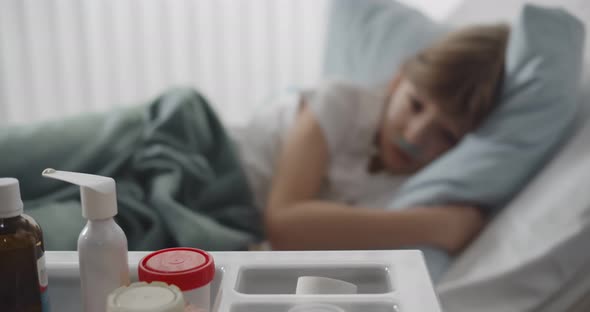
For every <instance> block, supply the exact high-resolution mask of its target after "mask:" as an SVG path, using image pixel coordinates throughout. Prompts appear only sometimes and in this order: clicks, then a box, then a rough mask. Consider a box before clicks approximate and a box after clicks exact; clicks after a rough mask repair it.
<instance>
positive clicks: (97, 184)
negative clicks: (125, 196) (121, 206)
mask: <svg viewBox="0 0 590 312" xmlns="http://www.w3.org/2000/svg"><path fill="white" fill-rule="evenodd" d="M43 176H44V177H46V178H51V179H56V180H61V181H65V182H69V183H72V184H76V185H79V186H80V197H81V200H82V216H83V217H84V219H88V220H102V219H107V218H112V217H114V216H116V215H117V190H116V187H115V186H116V185H115V180H113V178H109V177H103V176H98V175H93V174H86V173H78V172H69V171H59V170H55V169H51V168H48V169H45V170H43Z"/></svg>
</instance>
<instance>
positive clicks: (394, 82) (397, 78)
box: [388, 72, 403, 94]
mask: <svg viewBox="0 0 590 312" xmlns="http://www.w3.org/2000/svg"><path fill="white" fill-rule="evenodd" d="M402 79H403V75H402V73H401V72H398V73H396V74H395V76H394V77H393V79H392V80H391V82H390V83H389V87H388V91H389V94H392V93H394V92H395V90H397V88H398V87H399V84H400V83H401V82H402Z"/></svg>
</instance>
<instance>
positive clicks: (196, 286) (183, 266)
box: [137, 247, 215, 311]
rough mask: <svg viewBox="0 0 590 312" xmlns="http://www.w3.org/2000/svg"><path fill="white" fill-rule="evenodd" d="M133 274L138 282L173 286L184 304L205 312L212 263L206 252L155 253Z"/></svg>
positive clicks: (170, 250)
mask: <svg viewBox="0 0 590 312" xmlns="http://www.w3.org/2000/svg"><path fill="white" fill-rule="evenodd" d="M137 270H138V276H139V280H140V281H142V282H148V283H149V282H154V281H160V282H165V283H168V284H172V285H176V286H177V287H178V288H180V290H182V293H183V295H184V299H185V301H186V302H187V304H190V305H192V306H194V307H195V308H197V309H199V310H204V311H209V308H210V296H211V282H212V281H213V278H214V277H215V263H214V261H213V257H212V256H211V255H210V254H209V253H207V252H206V251H204V250H201V249H197V248H188V247H180V248H168V249H162V250H158V251H155V252H153V253H150V254H149V255H147V256H145V257H144V258H143V259H141V261H140V262H139V265H138V268H137Z"/></svg>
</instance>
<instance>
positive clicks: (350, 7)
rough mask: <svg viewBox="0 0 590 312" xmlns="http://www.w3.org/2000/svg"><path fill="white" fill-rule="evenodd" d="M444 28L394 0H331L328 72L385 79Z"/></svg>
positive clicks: (364, 81)
mask: <svg viewBox="0 0 590 312" xmlns="http://www.w3.org/2000/svg"><path fill="white" fill-rule="evenodd" d="M445 30H446V27H444V26H441V25H438V24H437V23H435V22H434V21H432V20H431V19H429V18H428V17H426V16H425V15H423V14H422V13H420V12H418V11H417V10H415V9H412V8H409V7H407V6H405V5H403V4H400V3H398V2H395V1H392V0H362V1H359V0H335V1H332V6H331V8H330V15H329V21H328V29H327V35H326V48H325V53H324V68H323V74H324V76H325V77H328V78H330V77H334V78H345V79H346V80H349V81H351V82H356V83H358V84H360V85H364V86H373V85H381V84H384V83H386V82H388V81H389V80H391V79H392V78H393V77H392V73H394V72H395V71H396V69H397V68H398V67H399V65H400V64H401V62H403V61H404V60H405V59H406V58H408V57H409V56H411V55H413V54H414V53H416V52H418V51H419V50H421V49H422V48H424V47H426V46H427V45H428V44H429V43H431V42H432V40H433V39H435V38H437V37H439V36H440V34H441V33H442V32H444V31H445Z"/></svg>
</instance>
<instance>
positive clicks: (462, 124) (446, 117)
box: [0, 25, 508, 253]
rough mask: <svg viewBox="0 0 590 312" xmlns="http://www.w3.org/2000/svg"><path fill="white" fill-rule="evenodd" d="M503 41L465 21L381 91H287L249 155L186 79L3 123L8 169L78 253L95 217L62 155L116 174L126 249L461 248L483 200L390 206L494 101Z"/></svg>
mask: <svg viewBox="0 0 590 312" xmlns="http://www.w3.org/2000/svg"><path fill="white" fill-rule="evenodd" d="M507 37H508V28H507V27H506V26H501V25H500V26H485V27H484V26H481V27H471V28H466V29H463V30H460V31H457V32H454V33H452V34H450V35H448V36H447V37H446V38H443V39H442V40H441V41H439V42H438V43H435V44H434V45H432V46H431V47H430V48H428V49H426V50H424V51H422V52H421V53H418V54H417V55H415V56H413V57H411V58H410V59H408V60H407V62H405V63H404V64H403V66H401V68H400V70H399V74H397V75H396V77H395V79H392V81H391V83H390V84H389V86H387V87H386V88H384V89H379V88H377V89H365V88H361V87H359V86H356V85H352V84H349V83H344V82H328V83H325V84H322V85H321V86H319V87H318V88H316V89H314V90H311V91H305V92H301V93H297V94H292V95H290V96H286V97H284V98H282V99H281V100H280V101H281V103H277V105H273V106H272V107H269V110H268V111H266V112H264V113H262V114H260V115H258V116H257V117H255V118H254V119H253V120H252V122H251V123H250V124H248V125H247V126H246V127H243V128H231V129H230V130H232V134H233V139H234V142H235V143H236V144H237V146H238V151H239V156H240V157H239V160H240V162H238V159H237V158H236V157H235V156H236V155H234V151H235V149H234V145H232V143H231V141H230V140H228V137H227V136H226V133H225V131H224V128H223V127H222V125H221V124H220V123H219V120H218V119H217V118H216V116H215V114H214V113H213V112H212V110H211V109H210V107H209V105H208V104H207V101H206V100H205V99H204V98H203V97H202V96H201V95H200V94H198V93H197V92H195V91H194V90H186V89H180V90H171V91H169V92H166V93H164V94H162V95H161V96H159V97H158V98H157V99H155V100H153V101H150V103H148V105H143V106H137V107H131V108H128V109H125V110H120V111H115V112H111V113H108V114H91V115H88V116H78V117H76V118H72V119H68V120H58V121H53V122H49V123H47V124H40V125H27V126H24V127H16V128H8V129H2V131H0V151H2V155H1V156H4V157H3V158H2V161H0V176H10V177H15V178H18V179H19V181H20V183H21V190H22V194H23V199H24V201H25V203H24V204H25V209H26V211H27V213H28V214H30V215H31V216H33V217H34V218H35V219H36V220H37V221H38V222H39V223H40V224H41V226H42V227H43V229H44V232H45V235H44V238H45V242H46V246H47V248H48V249H49V250H74V249H75V248H76V240H77V237H78V233H79V232H80V229H81V228H82V227H83V225H84V220H83V219H82V218H81V217H80V203H79V196H80V195H79V190H78V188H77V187H72V186H68V185H65V184H64V183H59V182H57V181H51V180H47V179H42V178H41V176H40V175H41V171H42V170H43V169H45V168H47V167H53V168H56V169H60V170H68V171H78V172H85V173H92V174H99V175H106V176H111V177H113V178H114V179H115V180H116V181H117V196H118V205H119V214H118V215H117V222H118V223H119V224H120V225H121V227H122V228H123V230H124V231H125V233H126V235H127V238H128V242H129V249H130V250H155V249H160V248H165V247H172V246H196V247H200V248H203V249H208V250H236V249H244V248H246V247H247V246H248V245H249V244H251V243H252V242H253V241H257V240H259V239H260V236H261V234H262V233H261V232H262V231H261V230H262V228H263V227H264V229H265V232H266V233H265V234H266V238H268V239H269V240H270V243H271V245H272V247H273V248H275V249H371V248H375V249H377V248H401V247H406V246H408V247H409V246H416V245H422V246H431V247H435V248H439V249H443V250H445V251H447V252H450V253H456V252H458V251H460V250H461V249H462V248H463V247H464V246H465V245H466V244H467V243H468V242H469V241H470V240H471V239H472V238H473V237H474V236H475V235H477V233H478V232H479V231H480V230H481V228H482V226H483V223H484V216H482V214H481V212H480V210H479V209H478V203H477V202H470V203H455V205H446V206H431V207H413V208H412V209H407V210H399V209H398V210H395V209H387V208H390V207H389V203H390V202H391V199H392V197H394V196H395V195H396V194H395V190H396V188H397V187H398V186H399V185H400V184H401V183H403V181H404V179H405V178H406V177H407V176H408V175H412V174H413V173H415V172H416V171H418V170H420V169H421V168H423V167H424V166H426V165H427V164H429V163H431V162H432V161H435V160H436V159H437V158H438V157H440V156H441V155H442V154H443V153H445V152H446V151H448V150H449V149H450V148H452V147H453V146H454V145H456V144H457V143H458V142H459V141H460V140H461V138H462V137H463V136H464V135H465V134H466V133H467V132H469V131H472V130H473V129H475V128H476V127H478V125H479V124H480V123H481V121H482V120H483V119H484V118H485V117H486V116H487V115H488V114H489V112H490V111H491V110H492V109H493V107H494V102H495V95H496V94H498V92H499V89H500V87H501V85H502V75H503V68H504V52H505V51H504V50H505V47H506V44H507ZM473 161H477V160H476V159H474V160H473ZM242 169H244V170H245V171H246V175H247V179H246V177H244V175H243V172H242V171H243V170H242ZM250 190H252V191H253V193H254V195H255V197H256V204H257V206H259V207H260V208H261V211H260V212H262V217H261V216H260V215H261V214H260V212H259V211H257V210H256V209H254V208H253V206H254V204H253V203H252V196H251V193H250ZM353 207H354V208H353ZM261 221H263V222H262V223H264V225H263V226H262V225H260V224H259V223H260V222H261Z"/></svg>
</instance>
